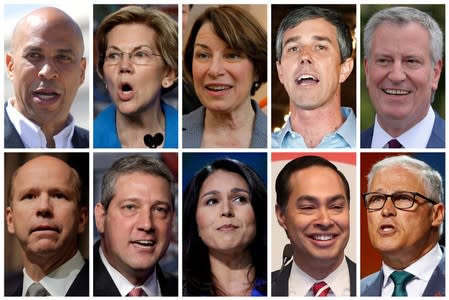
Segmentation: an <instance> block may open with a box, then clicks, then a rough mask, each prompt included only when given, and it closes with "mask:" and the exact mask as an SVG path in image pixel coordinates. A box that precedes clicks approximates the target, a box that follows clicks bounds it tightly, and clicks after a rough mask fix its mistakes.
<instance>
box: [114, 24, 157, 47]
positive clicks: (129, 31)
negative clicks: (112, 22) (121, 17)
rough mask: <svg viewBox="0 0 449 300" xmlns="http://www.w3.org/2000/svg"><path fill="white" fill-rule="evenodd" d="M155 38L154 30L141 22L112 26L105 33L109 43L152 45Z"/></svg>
mask: <svg viewBox="0 0 449 300" xmlns="http://www.w3.org/2000/svg"><path fill="white" fill-rule="evenodd" d="M156 40H157V33H156V31H155V30H154V29H153V28H151V27H149V26H148V25H146V24H143V23H130V24H128V23H126V24H119V25H117V26H114V27H113V28H112V29H111V30H110V31H109V32H108V33H107V35H106V42H107V44H108V46H110V45H121V44H122V45H128V44H130V45H141V44H147V45H153V44H154V43H155V42H156Z"/></svg>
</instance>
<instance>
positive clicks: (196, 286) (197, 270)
mask: <svg viewBox="0 0 449 300" xmlns="http://www.w3.org/2000/svg"><path fill="white" fill-rule="evenodd" d="M217 170H224V171H227V172H232V173H236V174H238V175H240V176H242V178H243V179H244V180H245V181H246V183H247V184H248V187H249V191H250V196H251V206H252V208H253V210H254V215H255V218H256V236H255V238H254V240H253V241H252V242H251V244H250V245H249V251H250V253H251V257H252V264H253V265H252V268H254V269H255V274H256V276H255V279H257V283H256V280H254V282H253V286H254V288H256V289H257V290H259V291H260V292H261V293H264V294H266V276H267V191H266V188H265V184H264V183H263V181H262V179H261V178H260V177H259V175H258V174H257V173H256V172H255V171H254V170H253V169H252V168H250V167H249V166H247V165H246V164H244V163H242V162H240V161H237V160H234V159H227V158H225V159H218V160H215V161H213V162H212V163H211V164H209V165H207V166H206V167H204V168H203V169H201V170H200V171H199V172H198V173H197V174H196V175H195V176H194V177H193V179H192V181H191V182H190V183H189V185H188V186H187V188H186V189H185V192H184V198H183V203H184V211H183V222H182V223H183V225H182V228H183V291H184V292H183V294H184V296H207V295H217V293H218V292H219V291H218V289H217V288H216V287H215V286H214V283H213V274H212V272H211V268H210V262H209V255H208V248H207V246H206V245H205V244H204V243H203V241H202V240H201V239H200V237H199V235H198V225H197V222H196V210H197V206H198V198H199V194H200V189H201V187H202V185H203V183H204V181H205V180H206V179H207V178H208V177H209V176H210V175H211V174H212V173H214V172H215V171H217ZM259 283H261V284H259Z"/></svg>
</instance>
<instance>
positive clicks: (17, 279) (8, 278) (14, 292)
mask: <svg viewBox="0 0 449 300" xmlns="http://www.w3.org/2000/svg"><path fill="white" fill-rule="evenodd" d="M22 284H23V273H22V272H17V273H13V274H5V296H21V292H22Z"/></svg>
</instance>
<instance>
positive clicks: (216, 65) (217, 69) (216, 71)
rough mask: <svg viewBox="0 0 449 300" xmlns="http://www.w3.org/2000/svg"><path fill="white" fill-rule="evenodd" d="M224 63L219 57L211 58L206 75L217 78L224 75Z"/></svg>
mask: <svg viewBox="0 0 449 300" xmlns="http://www.w3.org/2000/svg"><path fill="white" fill-rule="evenodd" d="M224 70H225V69H224V63H223V60H222V58H221V57H217V56H215V57H213V59H212V61H211V64H210V66H209V70H208V74H209V75H210V76H211V77H214V78H216V77H219V76H221V75H223V74H224Z"/></svg>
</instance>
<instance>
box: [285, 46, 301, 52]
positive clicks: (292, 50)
mask: <svg viewBox="0 0 449 300" xmlns="http://www.w3.org/2000/svg"><path fill="white" fill-rule="evenodd" d="M298 51H299V47H297V46H292V47H289V48H287V53H293V52H298Z"/></svg>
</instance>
